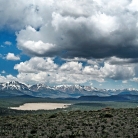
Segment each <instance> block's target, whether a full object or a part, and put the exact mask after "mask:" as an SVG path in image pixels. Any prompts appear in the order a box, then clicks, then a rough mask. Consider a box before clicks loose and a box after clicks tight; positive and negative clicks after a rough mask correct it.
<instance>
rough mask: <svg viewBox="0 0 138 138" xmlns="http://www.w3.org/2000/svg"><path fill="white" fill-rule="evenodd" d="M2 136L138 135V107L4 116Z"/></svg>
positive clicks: (0, 123)
mask: <svg viewBox="0 0 138 138" xmlns="http://www.w3.org/2000/svg"><path fill="white" fill-rule="evenodd" d="M0 137H1V138H4V137H5V138H7V137H10V138H12V137H13V138H14V137H16V138H19V137H20V138H41V137H42V138H74V137H76V138H81V137H82V138H83V137H86V138H111V137H112V138H117V137H120V138H138V108H130V109H110V108H105V109H102V110H98V111H80V110H77V111H70V112H58V113H54V114H46V113H43V114H25V115H20V116H1V117H0Z"/></svg>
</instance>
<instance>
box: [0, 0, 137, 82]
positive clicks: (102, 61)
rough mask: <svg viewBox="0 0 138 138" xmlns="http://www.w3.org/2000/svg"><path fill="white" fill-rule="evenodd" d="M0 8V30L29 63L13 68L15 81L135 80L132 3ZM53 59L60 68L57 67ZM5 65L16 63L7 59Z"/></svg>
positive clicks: (58, 1) (32, 3) (102, 0)
mask: <svg viewBox="0 0 138 138" xmlns="http://www.w3.org/2000/svg"><path fill="white" fill-rule="evenodd" d="M0 5H2V6H1V8H0V21H1V27H0V29H3V28H5V27H6V28H8V29H12V30H15V31H16V37H17V38H16V41H17V47H18V49H20V50H21V51H22V52H23V53H24V54H27V55H29V56H30V57H31V59H30V60H28V61H25V62H21V63H20V64H17V65H15V67H14V69H16V70H18V72H19V74H18V75H17V79H19V80H24V81H28V82H35V81H38V82H39V81H40V82H41V81H42V82H44V81H45V82H48V83H84V82H88V81H91V80H97V81H100V82H103V81H104V80H105V79H113V80H124V81H123V82H125V81H126V80H129V79H132V78H137V76H138V73H137V69H138V65H137V64H136V63H137V62H138V54H137V53H138V35H137V34H138V20H137V17H138V14H137V12H138V10H137V9H138V4H137V1H136V0H132V1H130V0H121V1H120V0H115V1H109V0H93V1H90V0H79V1H78V0H73V1H72V0H68V1H65V0H49V1H47V2H46V1H45V0H39V1H37V0H29V1H23V0H20V1H18V2H17V0H12V2H11V1H10V0H8V2H7V1H4V2H3V0H0ZM6 7H8V9H6ZM5 9H6V10H5ZM7 44H8V43H7ZM55 56H59V57H60V58H62V59H63V60H64V61H65V62H66V63H63V64H62V65H57V64H56V63H54V60H53V59H54V57H55ZM6 59H7V60H19V59H20V58H19V57H18V56H15V55H14V54H13V53H9V54H8V55H7V56H6Z"/></svg>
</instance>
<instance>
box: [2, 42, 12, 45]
mask: <svg viewBox="0 0 138 138" xmlns="http://www.w3.org/2000/svg"><path fill="white" fill-rule="evenodd" d="M4 44H5V45H8V46H11V45H12V42H10V41H5V42H4Z"/></svg>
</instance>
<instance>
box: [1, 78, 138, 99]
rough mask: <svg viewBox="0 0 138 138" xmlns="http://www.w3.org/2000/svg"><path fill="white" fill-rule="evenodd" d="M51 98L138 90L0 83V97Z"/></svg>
mask: <svg viewBox="0 0 138 138" xmlns="http://www.w3.org/2000/svg"><path fill="white" fill-rule="evenodd" d="M23 95H29V96H33V97H42V98H45V97H50V98H78V97H81V96H98V97H109V96H114V95H138V90H135V89H132V88H129V89H98V88H95V87H92V86H81V85H57V86H47V85H45V84H35V85H32V86H28V85H26V84H23V83H21V82H18V81H11V82H6V83H0V97H7V96H23Z"/></svg>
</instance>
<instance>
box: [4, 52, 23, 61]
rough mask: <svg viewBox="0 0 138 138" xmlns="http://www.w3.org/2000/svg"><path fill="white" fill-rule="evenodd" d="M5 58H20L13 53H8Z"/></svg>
mask: <svg viewBox="0 0 138 138" xmlns="http://www.w3.org/2000/svg"><path fill="white" fill-rule="evenodd" d="M6 59H7V60H20V57H19V56H15V55H14V53H8V54H7V56H6Z"/></svg>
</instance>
